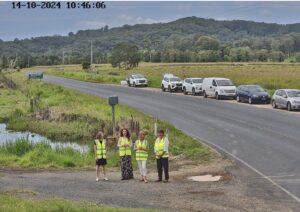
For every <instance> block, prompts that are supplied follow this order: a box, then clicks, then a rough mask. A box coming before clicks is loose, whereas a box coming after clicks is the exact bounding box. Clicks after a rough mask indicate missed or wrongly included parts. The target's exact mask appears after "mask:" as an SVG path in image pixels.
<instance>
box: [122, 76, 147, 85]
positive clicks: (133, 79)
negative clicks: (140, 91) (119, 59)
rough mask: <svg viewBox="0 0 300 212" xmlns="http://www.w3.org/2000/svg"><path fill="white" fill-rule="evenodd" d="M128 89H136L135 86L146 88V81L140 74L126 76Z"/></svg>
mask: <svg viewBox="0 0 300 212" xmlns="http://www.w3.org/2000/svg"><path fill="white" fill-rule="evenodd" d="M126 81H127V83H128V85H129V87H131V86H133V87H137V86H144V87H147V86H148V80H147V79H146V78H145V77H144V76H143V75H141V74H131V75H129V76H128V79H127V80H126Z"/></svg>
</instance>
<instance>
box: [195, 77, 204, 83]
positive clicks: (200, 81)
mask: <svg viewBox="0 0 300 212" xmlns="http://www.w3.org/2000/svg"><path fill="white" fill-rule="evenodd" d="M192 81H193V83H202V82H203V79H201V78H199V79H192Z"/></svg>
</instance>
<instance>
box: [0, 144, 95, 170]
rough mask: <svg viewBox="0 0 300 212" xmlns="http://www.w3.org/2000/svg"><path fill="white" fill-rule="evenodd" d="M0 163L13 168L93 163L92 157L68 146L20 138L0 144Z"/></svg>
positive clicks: (78, 166)
mask: <svg viewBox="0 0 300 212" xmlns="http://www.w3.org/2000/svg"><path fill="white" fill-rule="evenodd" d="M0 164H1V165H2V166H7V167H13V168H14V167H23V168H42V169H57V168H74V167H76V168H87V167H92V166H93V165H94V157H93V154H91V153H89V152H88V153H81V152H79V151H77V150H74V149H72V148H70V147H56V148H52V147H51V146H50V144H49V143H47V142H41V143H35V144H34V143H32V142H29V141H27V140H24V139H20V140H17V141H16V142H14V143H6V144H4V145H2V146H0Z"/></svg>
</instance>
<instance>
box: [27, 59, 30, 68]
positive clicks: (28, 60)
mask: <svg viewBox="0 0 300 212" xmlns="http://www.w3.org/2000/svg"><path fill="white" fill-rule="evenodd" d="M29 62H30V56H28V57H27V68H29V66H30V64H29Z"/></svg>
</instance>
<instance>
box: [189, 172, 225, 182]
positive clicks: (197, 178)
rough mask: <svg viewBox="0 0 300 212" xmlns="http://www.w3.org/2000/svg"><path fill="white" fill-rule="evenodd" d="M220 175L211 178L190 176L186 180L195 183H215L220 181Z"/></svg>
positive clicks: (208, 176)
mask: <svg viewBox="0 0 300 212" xmlns="http://www.w3.org/2000/svg"><path fill="white" fill-rule="evenodd" d="M221 177H222V176H220V175H216V176H212V175H211V174H206V175H200V176H191V177H188V178H187V179H188V180H192V181H197V182H216V181H219V180H221Z"/></svg>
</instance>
